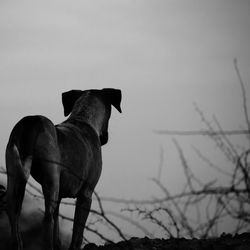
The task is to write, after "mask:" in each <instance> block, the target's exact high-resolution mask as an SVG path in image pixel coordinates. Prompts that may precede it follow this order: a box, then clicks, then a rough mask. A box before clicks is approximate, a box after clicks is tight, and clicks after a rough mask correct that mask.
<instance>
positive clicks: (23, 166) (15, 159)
mask: <svg viewBox="0 0 250 250" xmlns="http://www.w3.org/2000/svg"><path fill="white" fill-rule="evenodd" d="M11 153H12V164H13V166H14V167H15V168H16V171H17V173H18V174H19V176H20V177H21V178H23V179H24V180H25V181H26V182H27V181H28V179H29V176H30V170H31V165H32V156H26V158H25V159H24V160H21V157H20V153H19V150H18V148H17V146H16V144H13V146H12V152H11Z"/></svg>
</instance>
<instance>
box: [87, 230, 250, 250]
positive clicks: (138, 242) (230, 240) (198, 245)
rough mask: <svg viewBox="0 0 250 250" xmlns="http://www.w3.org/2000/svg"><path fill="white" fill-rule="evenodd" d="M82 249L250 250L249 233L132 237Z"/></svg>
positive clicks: (89, 245) (90, 245)
mask: <svg viewBox="0 0 250 250" xmlns="http://www.w3.org/2000/svg"><path fill="white" fill-rule="evenodd" d="M84 250H250V233H243V234H240V235H235V236H232V235H230V234H227V235H225V234H222V236H221V237H219V238H215V239H185V238H180V239H175V238H171V239H149V238H147V237H145V238H142V239H140V238H132V239H130V240H129V241H123V242H119V243H116V244H109V245H105V246H96V245H95V244H88V245H86V246H85V247H84Z"/></svg>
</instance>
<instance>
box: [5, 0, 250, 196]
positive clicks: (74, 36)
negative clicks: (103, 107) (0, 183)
mask: <svg viewBox="0 0 250 250" xmlns="http://www.w3.org/2000/svg"><path fill="white" fill-rule="evenodd" d="M249 27H250V2H249V1H248V0H238V1H233V0H209V1H205V0H204V1H200V0H189V1H187V0H186V1H180V0H179V1H178V0H154V1H152V0H136V1H135V0H120V1H117V0H99V1H97V0H92V1H82V0H79V1H76V0H71V1H66V0H60V1H59V0H58V1H55V0H53V1H51V0H50V1H48V0H42V1H41V0H37V1H33V0H24V1H1V3H0V37H1V39H0V55H1V56H0V84H1V92H0V110H1V130H0V149H1V151H0V164H1V165H4V151H5V146H6V143H7V140H8V136H9V133H10V131H11V129H12V128H13V126H14V124H15V123H16V122H17V121H18V120H19V119H20V118H21V117H23V116H25V115H30V114H43V115H46V116H48V117H49V118H50V119H51V120H52V121H53V122H55V123H59V122H61V121H63V120H64V119H65V118H64V117H63V109H62V105H61V93H62V92H63V91H67V90H70V89H83V90H84V89H89V88H104V87H114V88H120V89H121V90H122V92H123V100H122V109H123V113H122V114H119V113H118V112H116V110H113V115H112V118H111V122H110V136H111V137H110V142H109V144H108V145H107V146H105V147H104V148H103V157H104V167H103V174H102V177H101V180H100V182H99V184H98V186H97V190H98V191H99V192H101V194H103V195H107V196H116V197H119V196H121V197H136V198H140V197H143V196H144V197H148V196H152V195H153V194H154V192H155V190H154V189H153V185H152V184H151V183H150V181H149V180H148V178H150V177H153V176H156V175H157V167H158V162H159V146H160V145H163V148H164V158H165V163H166V166H167V168H168V169H167V171H168V172H167V171H165V170H164V171H165V172H164V171H163V175H164V174H166V173H167V177H166V180H169V183H170V185H171V181H172V182H173V184H175V185H180V186H181V183H178V181H177V180H178V174H179V172H178V170H176V165H177V163H176V162H178V158H177V155H176V154H174V153H173V154H172V153H171V152H172V151H171V150H172V149H171V148H172V147H173V146H172V144H171V140H168V139H167V137H163V136H162V137H160V136H158V135H156V134H154V133H153V130H154V129H158V128H162V129H164V128H165V129H179V130H191V129H200V128H201V127H202V123H201V122H200V118H199V116H198V115H197V113H196V112H195V110H194V106H193V103H194V102H196V103H197V104H198V105H199V106H200V107H201V108H202V110H204V112H206V114H207V115H208V116H209V117H211V116H212V115H213V114H216V115H217V117H219V119H220V122H221V124H222V125H223V127H224V128H225V129H233V128H234V129H237V128H239V127H240V126H241V125H244V119H243V118H244V117H243V113H242V112H241V105H242V104H241V95H240V89H239V85H238V80H237V77H236V74H235V71H234V68H233V59H234V58H235V57H237V59H238V61H239V67H240V70H241V73H242V77H243V79H244V80H245V82H246V83H247V86H246V88H247V91H248V93H249V91H250V89H249V82H250V73H249V72H250V71H249V65H250V48H249V47H250V46H249V44H250V43H249V42H250V29H249ZM189 139H190V140H191V139H192V138H189ZM189 139H187V141H186V144H191V143H193V141H188V140H189ZM200 171H203V170H200ZM151 188H152V189H151Z"/></svg>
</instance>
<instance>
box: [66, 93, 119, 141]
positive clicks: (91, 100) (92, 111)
mask: <svg viewBox="0 0 250 250" xmlns="http://www.w3.org/2000/svg"><path fill="white" fill-rule="evenodd" d="M121 98H122V95H121V90H119V89H111V88H106V89H102V90H97V89H90V90H85V91H82V90H70V91H68V92H64V93H62V103H63V107H64V115H65V116H68V115H69V114H70V113H71V116H72V118H77V119H81V120H83V121H87V122H88V123H89V124H90V125H91V126H93V127H94V129H95V130H96V131H97V133H98V134H99V138H100V142H101V145H104V144H106V143H107V142H108V122H109V118H110V115H111V105H112V106H114V107H115V108H116V109H117V110H118V111H119V112H120V113H121V112H122V111H121V107H120V104H121Z"/></svg>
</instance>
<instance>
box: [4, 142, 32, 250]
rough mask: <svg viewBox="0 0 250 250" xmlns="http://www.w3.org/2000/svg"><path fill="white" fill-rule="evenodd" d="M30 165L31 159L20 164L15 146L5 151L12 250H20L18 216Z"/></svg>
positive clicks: (28, 158)
mask: <svg viewBox="0 0 250 250" xmlns="http://www.w3.org/2000/svg"><path fill="white" fill-rule="evenodd" d="M31 164H32V159H31V157H27V159H26V160H25V161H24V162H23V163H22V161H21V159H20V155H19V152H18V149H17V147H16V146H15V145H13V146H10V147H8V148H7V150H6V168H7V176H8V179H7V193H6V194H7V195H6V200H7V214H8V217H9V221H10V225H11V232H12V240H11V244H12V248H11V249H12V250H22V249H23V245H22V239H21V235H20V232H19V222H18V220H19V216H20V213H21V208H22V202H23V197H24V193H25V186H26V183H27V180H28V177H29V173H30V168H31Z"/></svg>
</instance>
